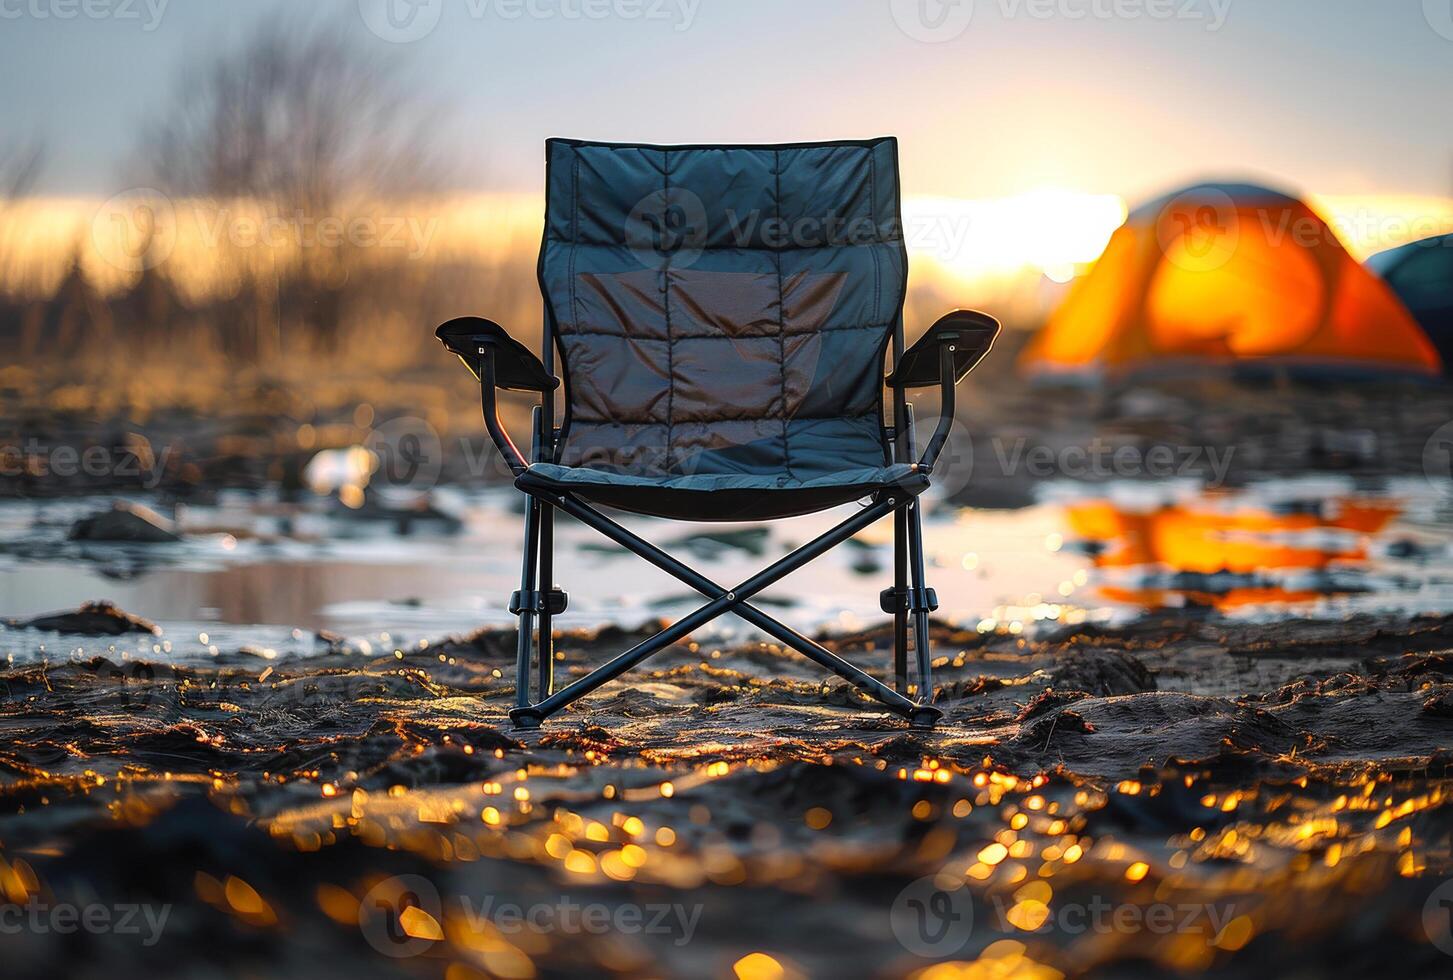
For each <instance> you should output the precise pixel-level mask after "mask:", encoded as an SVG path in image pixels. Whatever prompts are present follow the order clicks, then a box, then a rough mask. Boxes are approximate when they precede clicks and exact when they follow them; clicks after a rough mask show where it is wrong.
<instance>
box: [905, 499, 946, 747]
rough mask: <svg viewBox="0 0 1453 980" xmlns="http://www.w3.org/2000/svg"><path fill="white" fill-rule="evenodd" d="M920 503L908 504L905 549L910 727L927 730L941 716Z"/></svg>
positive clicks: (914, 501) (915, 501)
mask: <svg viewBox="0 0 1453 980" xmlns="http://www.w3.org/2000/svg"><path fill="white" fill-rule="evenodd" d="M920 503H921V501H918V500H913V501H911V502H910V503H909V504H908V531H909V538H908V550H909V559H910V568H911V570H912V573H913V593H912V594H913V596H914V601H913V603H912V606H913V633H914V635H913V649H914V653H915V655H916V659H917V661H918V663H917V667H918V691H917V693H916V696H915V697H914V699H913V700H914V701H915V702H916V703H917V704H918V705H919V706H920V708H921V710H919V711H916V712H914V715H913V719H912V720H913V725H914V727H924V728H931V727H933V723H934V722H935V721H937V720H938V718H939V716H940V715H941V714H942V713H943V712H941V711H940V710H939V709H938V708H935V707H933V649H932V647H931V646H930V643H929V638H928V614H929V591H928V587H927V585H926V584H925V583H924V570H923V516H922V508H921V507H920V506H919V505H920Z"/></svg>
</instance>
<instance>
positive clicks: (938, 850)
mask: <svg viewBox="0 0 1453 980" xmlns="http://www.w3.org/2000/svg"><path fill="white" fill-rule="evenodd" d="M40 625H41V626H51V627H55V626H61V627H64V628H67V629H78V628H82V627H84V628H86V629H88V630H90V631H92V632H95V631H96V630H98V629H101V628H105V629H108V630H112V631H135V630H145V629H146V628H147V625H148V624H146V623H145V622H144V621H140V620H121V619H119V618H118V617H117V615H116V614H115V613H112V612H109V611H107V610H104V609H103V610H91V611H90V612H89V613H88V614H87V619H86V622H85V623H79V622H77V621H72V620H62V621H60V622H56V621H54V620H52V621H51V622H49V623H41V624H40ZM20 627H21V624H12V626H11V627H10V628H11V629H18V628H20ZM36 635H37V636H42V635H45V634H40V633H37V634H36ZM128 638H129V639H134V637H128ZM637 638H639V636H638V635H637V634H635V633H630V632H627V631H622V630H618V629H608V630H605V631H603V632H600V633H598V634H583V633H579V634H565V635H562V636H561V637H560V638H559V641H558V646H559V656H560V659H559V663H558V670H557V676H558V677H559V678H560V679H561V680H568V679H569V677H571V676H572V675H574V674H577V673H580V672H583V671H584V670H585V669H586V668H587V665H589V664H592V663H598V662H600V661H601V660H602V659H603V658H604V657H606V656H607V655H609V654H611V653H613V652H616V651H618V650H620V649H622V648H623V647H624V646H627V645H629V643H630V642H632V641H633V640H634V639H637ZM513 640H514V638H513V635H512V634H511V633H509V632H499V631H489V632H482V633H478V634H475V635H470V636H461V637H450V638H440V639H438V640H437V641H435V642H432V643H428V644H427V645H423V644H415V645H414V646H413V647H411V648H410V649H407V650H395V651H387V650H384V651H379V650H374V651H372V652H370V653H363V652H360V651H359V650H357V649H352V648H349V647H348V646H347V644H346V643H342V642H340V641H338V640H337V639H336V638H331V639H330V638H327V637H323V638H319V639H318V640H317V641H316V654H315V655H314V656H312V657H307V658H298V657H280V658H277V659H272V660H268V659H265V658H264V657H262V656H260V655H258V653H257V652H255V651H239V650H225V651H220V652H219V654H218V656H217V657H216V660H215V663H213V664H210V665H208V666H206V667H186V668H182V667H175V666H172V665H171V663H170V662H169V660H168V658H167V657H165V656H164V655H158V656H156V657H152V658H145V657H143V658H141V659H134V658H133V659H128V660H122V659H121V658H119V657H117V658H115V659H107V658H104V657H102V658H91V659H87V660H85V661H82V662H65V661H62V662H59V663H57V662H52V663H50V664H49V665H46V666H40V665H35V666H24V667H22V666H12V667H11V668H10V669H8V670H5V671H4V672H3V673H0V685H3V687H0V689H3V690H4V691H5V694H6V696H5V697H4V698H3V700H0V726H3V729H4V732H5V737H4V739H3V742H0V773H3V787H0V842H3V850H0V854H3V858H4V863H3V864H0V874H3V879H0V881H3V884H4V889H5V891H6V893H7V896H8V897H9V899H10V902H11V903H12V904H18V905H19V906H22V907H23V906H24V905H25V904H26V903H27V902H29V903H30V904H31V905H39V907H41V908H42V909H44V908H56V907H60V906H62V905H67V904H70V905H75V906H77V907H78V908H83V907H86V906H96V905H101V906H106V907H120V906H123V905H128V904H140V905H142V906H143V907H144V908H145V909H148V910H150V911H151V914H152V915H153V918H154V919H155V918H156V917H159V916H161V914H162V912H161V910H162V909H166V910H167V912H166V917H165V921H164V925H163V926H162V927H161V928H159V929H157V930H155V934H154V935H153V934H152V932H150V931H148V929H147V927H146V926H145V925H143V926H142V927H141V930H140V932H139V934H120V933H119V932H118V931H116V930H112V931H109V932H106V931H85V930H80V931H77V932H74V933H61V932H59V931H57V930H55V929H54V928H50V929H46V928H28V929H20V930H18V931H12V930H7V934H6V935H4V936H3V937H0V948H3V950H4V953H5V959H6V964H7V968H6V973H7V975H11V976H43V975H51V976H58V975H67V976H75V977H108V978H115V977H122V976H148V975H179V976H180V975H187V976H223V975H228V976H273V975H282V974H306V975H313V976H339V977H365V976H399V975H402V976H418V977H438V976H448V977H451V978H462V977H472V976H486V975H495V976H505V977H528V976H535V975H539V976H567V975H569V976H576V975H646V976H722V975H726V976H730V975H732V973H733V971H734V970H735V972H736V973H737V975H740V976H743V977H770V976H870V977H893V976H904V975H917V976H923V977H939V976H991V975H993V976H1001V975H1014V976H1054V975H1056V974H1057V973H1063V974H1067V975H1080V974H1086V973H1093V974H1096V975H1104V976H1143V975H1153V974H1160V973H1165V972H1170V973H1177V974H1179V973H1202V972H1204V973H1208V974H1211V975H1217V976H1227V977H1233V976H1234V977H1240V976H1308V977H1312V976H1323V975H1330V974H1333V973H1337V974H1339V975H1374V974H1375V975H1400V974H1407V975H1434V974H1438V973H1442V972H1445V971H1446V970H1448V969H1449V967H1450V965H1453V956H1450V955H1449V953H1453V932H1450V930H1449V920H1448V915H1447V909H1446V907H1445V906H1443V905H1441V904H1439V902H1438V899H1437V896H1434V895H1433V893H1434V891H1435V889H1437V888H1438V887H1439V886H1440V885H1442V884H1443V882H1444V881H1445V880H1447V879H1448V878H1449V876H1450V875H1453V858H1450V834H1453V804H1450V801H1449V798H1448V797H1449V792H1450V786H1453V772H1450V763H1453V754H1450V752H1449V749H1448V748H1447V747H1448V746H1450V745H1453V618H1447V619H1443V618H1423V619H1416V620H1412V621H1401V622H1394V621H1380V620H1373V619H1366V620H1354V621H1350V622H1346V623H1336V624H1327V623H1321V624H1312V623H1301V622H1295V621H1291V622H1285V623H1281V624H1277V625H1274V626H1264V625H1263V626H1251V625H1238V624H1232V623H1227V622H1222V621H1217V620H1215V619H1214V617H1211V616H1203V617H1200V618H1199V619H1188V618H1186V617H1184V616H1176V617H1168V618H1161V617H1155V616H1152V617H1150V618H1147V619H1146V620H1144V621H1143V622H1140V623H1138V624H1136V625H1135V626H1133V627H1128V628H1124V629H1116V630H1106V629H1099V628H1086V627H1080V628H1078V629H1069V628H1064V629H1063V630H1061V631H1060V634H1059V635H1047V636H1045V637H1043V638H1041V639H1037V640H1034V641H1029V640H1025V639H1023V638H1016V637H1011V636H1008V635H987V636H986V635H981V634H978V633H965V632H960V631H956V630H952V629H949V628H947V627H942V626H941V627H940V628H939V629H938V630H937V631H936V635H935V645H936V646H935V652H936V655H937V658H938V659H937V663H938V674H937V684H936V691H935V699H936V701H937V702H938V703H939V705H940V706H941V707H942V708H943V709H944V710H945V712H946V716H945V718H944V720H943V722H942V723H941V724H940V725H939V727H938V728H937V730H936V731H934V732H932V733H922V732H914V731H910V730H909V729H908V728H906V727H905V725H904V724H902V723H901V722H900V721H899V720H898V719H896V718H894V717H892V716H890V715H888V714H886V713H884V712H882V711H880V710H877V709H876V708H875V707H874V706H873V705H872V704H870V703H868V702H866V701H864V700H863V699H862V698H861V697H860V696H859V695H857V694H856V693H855V692H853V691H852V690H851V689H850V688H848V687H846V686H845V685H844V684H843V683H841V682H839V681H836V680H829V681H826V682H824V679H823V676H822V675H821V674H820V673H819V672H818V671H817V669H816V668H815V667H813V666H812V665H810V664H807V663H806V662H805V661H803V660H802V659H800V658H799V657H797V656H796V655H795V654H791V653H784V652H783V651H781V650H778V649H776V648H774V647H772V646H770V645H763V644H753V645H749V646H747V647H743V648H735V649H726V650H715V649H708V648H696V647H692V646H690V645H680V646H676V647H673V648H671V649H670V650H668V651H667V652H665V653H664V654H662V655H660V656H659V657H658V658H656V659H655V660H654V661H652V662H651V663H650V665H649V666H650V669H649V670H646V671H643V672H640V673H638V674H636V675H634V676H630V677H628V679H627V680H625V681H621V682H614V683H612V684H610V685H609V686H607V687H605V688H603V689H602V690H601V691H599V692H598V693H597V694H595V695H593V696H592V697H591V698H589V699H587V700H586V701H585V702H583V703H582V704H580V705H579V706H577V707H576V708H574V709H571V710H567V711H565V712H564V713H562V714H561V715H559V716H557V717H555V718H553V719H551V720H550V721H549V722H547V724H546V725H545V727H544V728H543V730H540V731H535V732H521V731H515V730H513V729H512V728H511V726H510V725H509V723H508V720H507V719H506V716H505V712H506V709H507V708H508V706H509V705H510V704H511V703H512V693H513V688H512V684H511V682H510V680H509V677H510V668H511V665H512V662H513V655H514V642H513ZM887 643H888V638H887V636H886V635H885V633H884V632H883V631H882V630H873V631H869V632H866V633H862V634H859V635H854V636H839V637H835V638H829V639H828V644H829V645H830V646H832V647H833V648H835V649H837V650H839V651H840V652H842V653H844V654H845V655H847V656H849V657H850V658H852V659H853V660H855V661H856V662H858V663H859V664H861V665H863V666H865V667H868V668H870V669H872V670H874V671H875V672H877V673H879V674H880V675H881V673H882V671H881V668H882V666H883V665H884V664H885V662H886V661H887V660H888V659H889V656H888V654H887V652H886V645H887ZM926 876H936V877H932V879H931V881H930V882H928V883H925V884H920V885H915V884H914V883H915V882H919V881H920V879H923V878H925V877H926ZM914 889H917V890H914ZM1446 891H1448V892H1450V893H1453V888H1450V889H1447V890H1446ZM935 893H937V895H939V896H942V897H936V895H935ZM1446 897H1453V894H1450V895H1448V896H1446ZM513 906H518V907H519V908H518V910H517V909H514V908H512V907H513ZM1425 906H1426V907H1427V909H1428V914H1427V917H1426V920H1425V915H1424V913H1425ZM577 908H578V909H586V908H589V909H592V910H594V911H593V912H591V913H573V912H572V911H571V910H572V909H577ZM531 912H533V915H534V918H533V920H531V921H524V922H523V924H522V919H521V918H520V916H526V913H531ZM937 913H943V914H942V915H941V916H937ZM572 915H577V916H578V920H577V919H572V918H571V916H572ZM589 915H594V916H596V917H597V918H596V919H589V918H587V916H589ZM930 915H935V916H937V917H935V918H931V919H930V918H928V916H930ZM970 917H971V921H970ZM526 918H527V916H526ZM138 921H140V922H143V923H144V922H145V921H146V920H145V919H138ZM602 923H603V924H604V925H602ZM925 926H927V928H926V929H925ZM597 927H599V928H597ZM148 940H154V942H151V943H150V944H148ZM1435 940H1436V941H1437V942H1441V944H1442V946H1443V947H1444V948H1445V949H1446V950H1447V951H1448V952H1444V951H1440V949H1439V947H1438V946H1437V945H1435Z"/></svg>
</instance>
